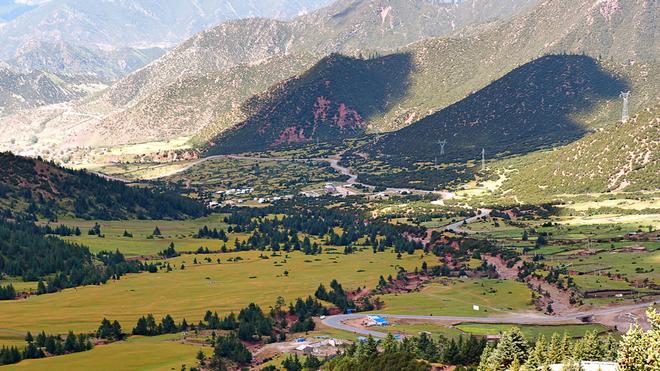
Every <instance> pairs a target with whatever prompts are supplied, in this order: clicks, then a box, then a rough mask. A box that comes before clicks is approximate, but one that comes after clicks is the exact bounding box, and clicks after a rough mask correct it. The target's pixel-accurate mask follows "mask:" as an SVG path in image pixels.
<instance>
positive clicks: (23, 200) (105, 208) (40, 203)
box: [0, 153, 206, 220]
mask: <svg viewBox="0 0 660 371" xmlns="http://www.w3.org/2000/svg"><path fill="white" fill-rule="evenodd" d="M0 163H1V164H2V166H0V209H3V208H4V209H10V210H12V211H20V212H29V213H35V214H39V215H42V216H45V217H47V218H54V217H56V216H57V215H58V214H70V215H73V216H76V217H80V218H89V219H103V220H107V219H126V218H136V217H137V218H141V219H145V218H148V219H163V218H170V219H177V218H185V217H197V216H202V215H205V214H206V209H205V207H204V206H203V205H201V204H199V203H197V202H196V201H193V200H190V199H188V198H185V197H181V196H178V195H170V194H160V193H157V192H154V191H151V190H148V189H143V188H133V187H129V186H127V185H125V184H124V183H121V182H117V181H110V180H106V179H103V178H101V177H99V176H97V175H93V174H89V173H86V172H84V171H73V170H68V169H64V168H61V167H59V166H56V165H54V164H52V163H48V162H44V161H41V160H38V159H29V158H25V157H19V156H14V155H12V154H9V153H0Z"/></svg>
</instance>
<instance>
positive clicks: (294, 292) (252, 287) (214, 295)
mask: <svg viewBox="0 0 660 371" xmlns="http://www.w3.org/2000/svg"><path fill="white" fill-rule="evenodd" d="M259 254H260V253H259V252H243V253H240V254H238V253H230V254H221V255H209V256H208V257H210V258H211V259H212V261H213V263H212V264H204V265H201V264H200V265H193V264H192V262H193V258H194V256H192V255H188V256H182V257H179V258H176V259H173V260H171V261H170V262H171V264H172V265H173V266H174V267H176V269H175V270H174V271H172V272H170V273H165V272H163V273H160V272H159V273H142V274H134V275H129V276H127V277H123V278H122V279H121V280H120V281H112V282H110V283H108V284H106V285H101V286H88V287H79V288H77V289H68V290H65V291H63V292H60V293H55V294H49V295H42V296H33V297H30V298H29V299H27V300H18V301H5V302H0V344H2V341H3V340H12V341H15V340H16V339H17V337H19V338H21V337H22V336H23V335H24V334H25V332H26V331H28V330H29V331H32V333H36V332H39V331H41V330H45V331H46V332H48V333H65V332H66V331H68V330H73V331H75V332H82V331H93V330H95V329H96V328H97V327H98V325H99V323H100V321H101V319H103V318H104V317H107V318H109V319H113V320H115V319H117V320H119V321H120V323H121V324H122V327H123V328H124V330H125V331H130V330H131V329H132V328H133V326H134V325H135V322H136V320H137V318H139V317H140V316H142V315H145V314H148V313H153V314H154V315H155V316H156V317H157V318H159V319H160V318H162V317H163V316H164V315H165V314H171V315H172V316H173V317H174V318H175V320H177V321H180V320H181V319H182V318H184V317H185V318H186V319H187V320H188V322H189V323H192V322H197V321H198V320H200V319H201V318H202V317H203V315H204V313H205V311H206V310H209V309H210V310H214V311H218V312H219V313H222V314H227V313H228V312H229V311H232V310H233V311H237V310H239V309H241V308H243V307H245V306H246V305H247V304H249V303H250V302H256V303H257V304H259V305H261V306H263V307H264V308H268V306H269V305H272V304H273V303H274V302H275V300H276V298H277V297H278V296H283V297H284V298H285V299H286V300H287V301H292V300H295V299H296V298H298V297H307V296H308V295H313V294H314V291H315V290H316V288H317V287H318V285H319V284H320V283H324V284H326V286H327V285H328V283H329V282H330V281H331V280H332V279H333V278H336V279H337V280H339V281H340V282H341V283H342V285H343V286H344V287H345V288H346V289H351V288H356V287H358V286H365V285H366V286H367V287H374V286H375V285H376V283H377V281H378V278H379V276H380V275H384V276H387V275H389V274H392V275H394V274H395V273H396V270H395V266H397V265H401V266H404V267H405V268H406V269H409V270H412V269H414V268H415V267H416V266H417V267H418V266H421V264H422V261H421V260H420V257H419V255H417V254H416V255H407V254H406V255H404V257H403V258H402V259H401V260H397V259H396V256H395V255H394V254H393V253H379V254H373V253H372V252H371V250H369V251H368V252H367V251H365V252H361V253H356V254H353V255H334V254H332V255H330V254H323V255H321V256H316V257H315V256H306V255H303V254H302V253H292V254H290V257H289V258H288V259H286V262H284V260H285V258H284V257H270V259H261V258H259ZM239 255H240V256H241V257H242V258H243V259H244V260H243V261H240V262H227V259H228V258H231V257H235V256H239ZM205 257H206V256H205V255H197V256H196V258H197V260H198V261H200V262H201V261H202V259H204V258H205ZM218 258H219V259H221V261H222V263H221V264H219V265H218V264H217V263H215V262H216V259H218ZM428 259H429V263H432V264H435V263H434V262H435V259H436V258H435V257H433V258H428ZM181 264H185V269H184V270H181V269H180V266H181ZM285 270H286V271H288V273H289V274H288V277H287V276H284V271H285Z"/></svg>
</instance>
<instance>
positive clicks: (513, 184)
mask: <svg viewBox="0 0 660 371" xmlns="http://www.w3.org/2000/svg"><path fill="white" fill-rule="evenodd" d="M658 138H660V104H658V105H655V106H653V107H651V108H649V109H644V110H642V111H641V112H640V113H639V114H637V115H636V116H634V117H631V119H630V120H629V121H628V122H626V123H622V122H619V123H615V124H613V125H611V126H608V127H607V128H605V129H603V130H599V131H597V132H595V133H593V134H591V135H588V136H586V137H584V138H582V139H580V140H579V141H576V142H574V143H571V144H569V145H567V146H564V147H560V148H555V149H553V150H550V151H541V152H537V153H532V154H529V155H525V156H521V157H517V158H512V159H507V160H503V161H500V162H497V163H495V164H494V165H493V167H494V171H495V172H498V173H500V174H504V178H505V180H504V182H503V184H502V186H501V187H499V189H498V190H497V191H496V192H495V194H494V197H496V198H500V199H503V200H509V201H511V200H515V202H536V201H539V200H541V201H548V200H549V199H551V198H560V197H561V195H562V194H567V193H568V194H576V193H596V192H598V193H600V192H612V191H627V192H636V191H644V190H657V188H658V184H657V175H658V173H659V172H660V163H659V160H658V153H660V142H659V141H658ZM576 164H579V166H576Z"/></svg>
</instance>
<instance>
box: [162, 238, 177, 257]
mask: <svg viewBox="0 0 660 371" xmlns="http://www.w3.org/2000/svg"><path fill="white" fill-rule="evenodd" d="M158 255H160V256H162V257H163V258H167V259H169V258H175V257H177V256H179V253H178V252H177V251H176V249H175V248H174V242H170V245H169V246H168V247H167V249H165V250H163V251H161V252H159V253H158Z"/></svg>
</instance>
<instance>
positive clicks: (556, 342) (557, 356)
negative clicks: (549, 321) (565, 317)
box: [547, 332, 564, 364]
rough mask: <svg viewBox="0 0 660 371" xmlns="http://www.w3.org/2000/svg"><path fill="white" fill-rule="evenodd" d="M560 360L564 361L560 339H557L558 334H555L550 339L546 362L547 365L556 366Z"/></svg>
mask: <svg viewBox="0 0 660 371" xmlns="http://www.w3.org/2000/svg"><path fill="white" fill-rule="evenodd" d="M562 360H564V352H563V351H562V346H561V338H560V337H559V334H558V333H556V332H555V333H554V334H552V337H551V338H550V345H549V346H548V355H547V362H548V364H556V363H559V362H561V361H562Z"/></svg>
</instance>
